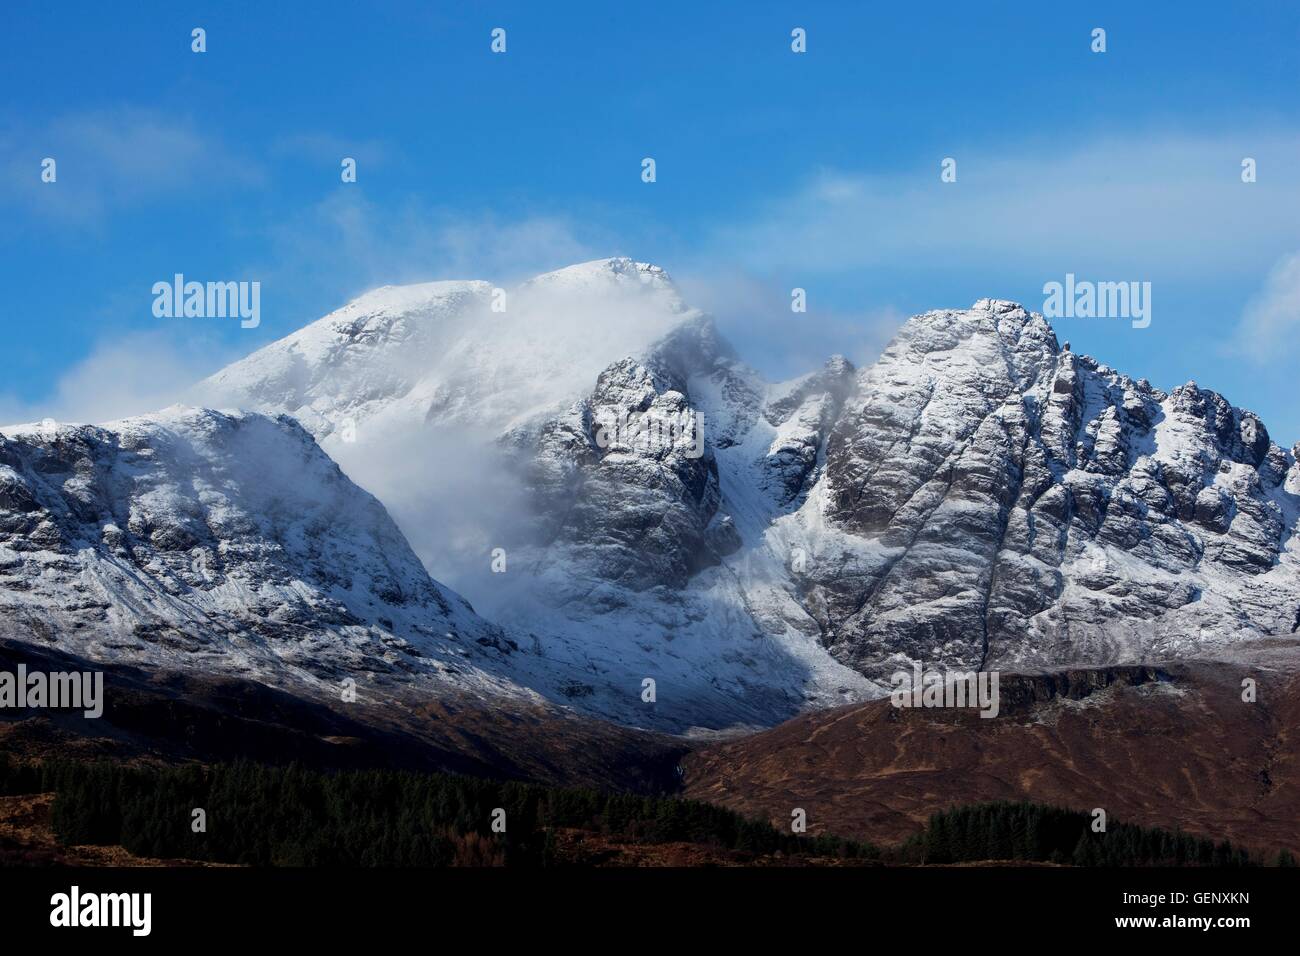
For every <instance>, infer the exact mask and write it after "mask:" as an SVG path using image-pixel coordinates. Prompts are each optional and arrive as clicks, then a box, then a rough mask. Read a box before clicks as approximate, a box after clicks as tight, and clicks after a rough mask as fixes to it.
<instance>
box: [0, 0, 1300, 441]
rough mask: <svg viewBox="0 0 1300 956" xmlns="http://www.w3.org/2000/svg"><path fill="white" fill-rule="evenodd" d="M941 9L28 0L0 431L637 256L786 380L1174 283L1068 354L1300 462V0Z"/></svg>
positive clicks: (18, 48) (2, 110) (2, 305)
mask: <svg viewBox="0 0 1300 956" xmlns="http://www.w3.org/2000/svg"><path fill="white" fill-rule="evenodd" d="M943 6H944V5H933V4H926V5H921V4H917V5H888V6H885V5H876V4H851V3H798V4H795V3H761V2H759V3H748V4H745V5H743V7H742V6H740V5H731V4H700V3H674V2H655V3H652V4H645V5H632V6H625V7H619V6H616V5H615V6H611V5H610V4H608V3H590V4H588V3H555V4H538V3H535V2H533V3H518V4H510V3H464V4H444V3H429V2H423V3H397V2H378V3H372V4H366V5H362V4H356V3H331V2H319V3H312V4H305V3H283V4H278V3H277V4H265V3H227V4H220V5H215V4H213V5H210V4H189V3H174V2H168V3H163V2H142V3H133V4H130V5H125V4H100V3H57V2H55V3H49V2H31V0H16V2H10V3H9V4H7V7H6V16H7V24H6V29H5V30H4V31H3V33H0V82H3V85H4V89H5V90H6V96H5V97H4V99H3V101H0V262H2V263H3V265H2V266H0V277H2V278H3V282H4V292H5V294H4V295H3V296H2V297H0V310H2V311H0V329H2V331H3V339H2V340H0V341H2V342H3V348H2V350H0V418H8V419H11V420H12V419H15V418H30V417H39V416H41V415H44V414H53V415H59V416H64V415H69V416H76V417H85V418H95V417H96V412H99V411H102V413H103V414H102V415H99V416H98V417H111V416H113V415H117V414H122V413H124V412H125V411H140V410H144V408H143V407H139V408H137V407H134V406H135V405H139V404H140V403H146V406H147V403H148V402H149V401H151V400H152V399H154V398H155V397H156V398H157V400H158V402H160V403H161V402H162V401H163V400H164V398H166V397H167V396H168V395H169V394H171V393H173V392H174V391H175V390H176V389H178V388H179V387H181V386H182V385H184V384H186V383H187V382H188V381H190V380H192V379H194V378H195V377H197V376H200V375H202V374H206V373H207V372H210V371H213V370H215V368H217V367H219V366H220V365H221V364H223V363H224V362H225V361H227V360H229V359H231V358H234V357H237V356H239V355H242V354H245V353H246V352H248V351H251V350H252V349H254V348H256V347H258V346H260V345H263V344H265V343H266V342H268V341H271V340H273V339H275V338H278V337H279V336H281V335H284V334H286V333H288V332H290V331H292V330H293V329H295V328H298V327H299V326H301V325H303V324H305V323H306V322H308V321H311V320H312V319H314V318H317V317H319V316H320V315H322V314H324V313H326V312H328V311H330V310H332V309H334V308H336V307H337V306H339V305H341V304H342V303H343V302H344V301H346V300H347V299H348V298H350V297H352V296H354V295H356V294H358V293H360V292H361V291H364V290H365V289H366V288H369V287H372V286H375V285H381V284H384V283H387V282H409V281H418V280H426V279H433V278H486V279H491V280H494V281H498V282H501V283H506V282H509V281H511V280H513V279H517V278H520V277H523V276H526V275H529V274H532V273H534V272H537V271H542V270H544V269H548V268H555V267H559V266H562V265H565V264H568V263H571V262H575V261H580V260H583V259H589V258H597V257H603V256H607V255H630V256H633V257H635V258H637V259H642V260H649V261H653V262H656V263H658V264H660V265H662V266H664V267H665V268H667V269H668V270H669V271H670V272H671V273H673V274H674V276H676V277H677V278H678V279H679V280H680V282H681V283H682V284H683V286H684V287H685V288H686V290H687V292H688V294H689V295H690V297H691V299H692V300H693V301H694V302H696V303H697V304H700V305H702V306H704V307H707V308H709V309H711V310H713V311H714V312H715V313H716V314H717V315H718V316H719V319H720V321H721V323H722V324H723V327H724V329H725V331H726V332H727V333H728V334H729V336H730V337H731V338H732V339H733V340H734V341H736V342H737V343H738V344H739V345H740V346H741V348H742V351H743V352H744V354H745V357H746V358H748V359H749V360H750V361H751V362H752V363H753V364H755V365H758V366H759V367H760V368H762V369H763V370H764V371H767V372H768V373H770V374H771V375H773V376H784V375H788V374H793V373H797V372H800V371H804V370H806V369H807V368H808V367H810V366H811V365H812V364H814V363H816V362H819V361H820V360H821V359H823V358H824V357H825V356H826V355H828V354H830V353H831V352H835V351H839V352H844V353H846V354H849V355H850V357H853V358H857V359H859V360H861V359H866V358H869V357H870V356H871V354H872V352H873V350H875V349H878V348H879V347H880V345H881V344H882V342H883V341H884V340H886V339H887V338H888V335H889V333H890V331H891V330H892V328H894V327H895V326H896V324H897V322H898V321H899V320H900V319H901V318H902V317H904V316H906V315H908V314H911V313H913V312H918V311H924V310H926V309H931V308H939V307H964V306H967V305H969V304H970V303H971V302H973V301H974V300H975V299H977V298H980V297H984V296H993V297H999V298H1010V299H1016V300H1019V301H1022V302H1024V303H1025V304H1026V305H1027V306H1029V307H1030V308H1033V309H1036V310H1037V309H1041V307H1042V303H1043V292H1042V287H1043V284H1044V283H1045V282H1049V281H1060V280H1062V279H1063V278H1064V276H1065V274H1066V273H1074V274H1076V275H1077V276H1079V277H1080V278H1087V279H1093V280H1097V281H1129V280H1135V281H1149V282H1151V283H1152V290H1153V291H1152V322H1151V325H1150V327H1148V328H1145V329H1134V328H1132V327H1131V325H1130V323H1129V322H1127V321H1125V320H1113V319H1112V320H1103V319H1091V320H1088V319H1059V320H1057V321H1056V322H1055V323H1054V324H1055V325H1056V327H1057V331H1058V334H1059V335H1060V337H1061V338H1063V339H1069V340H1070V341H1071V343H1072V345H1073V347H1074V348H1075V350H1076V351H1086V352H1088V353H1091V354H1093V355H1095V356H1097V357H1098V358H1099V359H1101V360H1102V361H1104V362H1107V363H1108V364H1110V365H1112V366H1114V367H1116V368H1119V369H1121V370H1123V371H1127V372H1130V373H1132V374H1134V375H1138V376H1145V377H1147V378H1149V379H1150V380H1151V381H1152V382H1153V383H1154V384H1155V385H1157V386H1160V387H1163V388H1171V387H1173V386H1174V385H1177V384H1179V383H1181V382H1183V381H1186V380H1188V379H1195V380H1196V381H1197V382H1198V383H1200V384H1201V385H1202V386H1205V387H1209V388H1214V389H1216V390H1218V391H1221V392H1223V393H1224V394H1225V395H1227V396H1228V398H1229V399H1230V400H1232V401H1233V402H1234V403H1236V404H1238V405H1242V406H1245V407H1248V408H1251V409H1253V410H1255V411H1257V412H1258V413H1260V414H1261V416H1262V417H1263V418H1264V420H1265V422H1266V423H1267V425H1268V426H1269V428H1270V431H1271V432H1272V434H1273V436H1274V438H1275V439H1277V440H1278V441H1280V442H1282V443H1284V444H1287V445H1289V444H1291V443H1292V442H1294V441H1296V440H1300V403H1297V402H1296V401H1295V398H1294V397H1295V394H1296V387H1295V378H1296V376H1295V373H1294V369H1295V368H1296V367H1297V359H1298V358H1300V354H1298V353H1300V348H1297V345H1296V342H1297V339H1300V335H1297V330H1300V259H1296V258H1295V257H1296V256H1297V254H1300V53H1298V52H1297V51H1300V5H1296V4H1293V3H1257V4H1252V5H1250V6H1248V7H1244V8H1240V9H1239V8H1237V7H1236V5H1229V4H1209V3H1203V4H1202V3H1188V2H1183V3H1143V4H1133V3H1116V4H1104V3H1089V4H1070V3H1051V4H1045V3H1041V2H1039V3H1023V4H1022V3H996V2H990V3H980V4H973V3H971V4H961V5H956V4H954V5H953V6H954V7H957V9H954V10H951V11H945V10H944V9H942V7H943ZM742 11H743V12H742ZM194 27H203V28H204V29H205V30H206V31H207V43H208V50H207V52H206V53H203V54H195V53H193V52H191V49H190V31H191V30H192V29H193V28H194ZM494 27H502V28H504V29H505V30H506V31H507V52H506V53H505V54H503V55H495V54H493V53H492V52H491V51H490V49H489V44H490V31H491V30H492V29H493V28H494ZM794 27H803V28H804V29H806V31H807V36H808V52H807V53H805V54H795V53H793V52H791V49H790V31H791V29H793V28H794ZM1095 27H1102V28H1104V29H1105V30H1106V41H1107V50H1106V52H1105V53H1093V52H1092V51H1091V49H1090V45H1091V31H1092V30H1093V29H1094V28H1095ZM47 156H50V157H54V158H56V159H57V161H58V181H57V182H56V183H52V184H47V183H42V182H41V181H40V163H41V160H42V159H43V158H44V157H47ZM343 156H352V157H355V158H356V159H357V160H358V181H357V183H355V184H344V183H341V182H340V178H339V162H340V159H341V158H342V157H343ZM646 156H651V157H654V158H655V160H656V163H657V173H658V181H657V182H655V183H653V184H647V183H643V182H642V181H641V177H640V173H641V160H642V158H643V157H646ZM945 157H953V158H955V159H956V160H957V169H958V177H957V181H956V182H954V183H943V182H941V181H940V176H939V171H940V163H941V161H942V160H943V159H944V158H945ZM1244 157H1252V158H1254V159H1255V160H1256V163H1257V168H1258V181H1257V182H1254V183H1250V184H1246V183H1243V182H1242V181H1241V161H1242V159H1243V158H1244ZM176 272H183V273H184V274H185V275H186V276H187V277H188V278H192V279H199V280H230V279H247V280H257V281H260V282H261V283H262V323H261V325H260V327H259V328H257V329H251V330H245V329H241V328H240V327H239V324H238V322H223V321H222V320H194V319H190V320H177V319H158V318H155V317H154V316H153V314H152V310H151V307H152V295H151V293H150V289H151V287H152V285H153V283H154V282H157V281H160V280H167V279H170V277H171V276H172V275H173V274H174V273H176ZM795 286H799V287H803V288H806V289H807V290H808V302H809V311H808V313H807V314H805V315H795V314H792V313H791V312H790V310H789V295H790V289H791V288H792V287H795Z"/></svg>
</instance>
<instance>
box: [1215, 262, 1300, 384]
mask: <svg viewBox="0 0 1300 956" xmlns="http://www.w3.org/2000/svg"><path fill="white" fill-rule="evenodd" d="M1297 343H1300V252H1293V253H1291V254H1290V255H1288V256H1284V257H1283V258H1282V259H1281V260H1280V261H1279V262H1278V263H1277V264H1276V265H1275V266H1274V267H1273V271H1272V272H1270V273H1269V275H1268V278H1267V280H1265V282H1264V288H1263V289H1262V290H1261V291H1260V292H1259V294H1258V295H1256V296H1255V297H1253V298H1252V299H1251V300H1250V301H1249V302H1248V303H1247V304H1246V308H1245V310H1244V312H1243V313H1242V317H1241V323H1240V324H1239V325H1238V327H1237V334H1236V336H1235V339H1234V341H1233V347H1232V349H1231V351H1232V352H1233V353H1235V354H1239V355H1245V356H1247V357H1248V358H1251V359H1253V360H1254V361H1257V362H1280V361H1286V362H1293V361H1294V360H1295V357H1296V353H1297V351H1300V345H1298V344H1297Z"/></svg>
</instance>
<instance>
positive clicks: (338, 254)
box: [248, 189, 614, 304]
mask: <svg viewBox="0 0 1300 956" xmlns="http://www.w3.org/2000/svg"><path fill="white" fill-rule="evenodd" d="M267 248H268V252H267V255H266V258H265V260H264V261H263V262H262V263H254V264H251V266H250V268H249V270H248V271H249V273H250V274H256V275H257V276H259V277H265V278H266V279H267V280H268V281H267V282H266V283H265V284H267V285H270V284H272V283H271V280H273V281H274V284H275V285H277V287H279V288H281V289H284V290H292V289H299V290H307V289H313V290H325V291H326V292H328V294H329V295H330V296H331V297H332V298H333V299H335V300H337V302H336V304H341V303H342V301H344V300H346V299H348V298H350V297H352V296H355V295H356V294H358V293H360V292H363V291H366V290H367V289H371V288H374V287H375V286H380V285H388V284H393V285H398V284H403V283H410V282H428V281H430V280H433V279H487V280H493V281H498V282H501V283H502V284H503V285H505V284H513V283H514V282H515V281H517V280H519V279H521V278H526V277H528V276H531V275H535V274H536V273H538V272H544V271H546V270H549V269H554V268H559V267H561V266H566V265H570V264H572V263H574V262H581V261H583V260H587V259H593V258H598V257H601V256H605V255H613V254H614V253H613V252H609V251H606V250H607V249H608V245H607V244H606V243H604V242H603V241H602V239H601V238H600V234H599V232H598V231H597V230H595V229H591V228H587V229H583V230H580V229H579V227H578V226H576V225H575V224H574V223H572V222H571V221H569V220H568V219H566V218H563V217H558V216H551V215H537V216H527V215H525V216H523V217H520V218H514V219H502V218H499V217H497V216H494V215H492V214H483V215H480V216H470V215H467V214H453V213H450V212H448V211H446V210H445V209H440V208H439V207H437V206H433V205H430V204H427V203H424V202H422V201H419V200H415V199H409V200H406V201H404V202H399V203H396V204H394V205H390V206H380V205H377V204H375V203H374V202H371V201H369V200H367V199H366V198H364V197H363V196H362V195H360V194H359V193H358V192H349V191H347V190H346V189H344V190H342V191H340V192H339V193H337V194H336V195H334V196H331V197H330V198H328V199H325V200H322V201H321V202H318V203H316V204H315V205H313V206H310V207H308V208H307V209H305V210H304V211H303V212H302V213H300V214H299V215H297V216H294V217H292V218H290V219H288V220H286V221H284V222H281V223H277V224H275V225H274V226H272V227H271V228H270V230H269V243H268V247H267ZM291 297H292V296H291Z"/></svg>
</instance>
